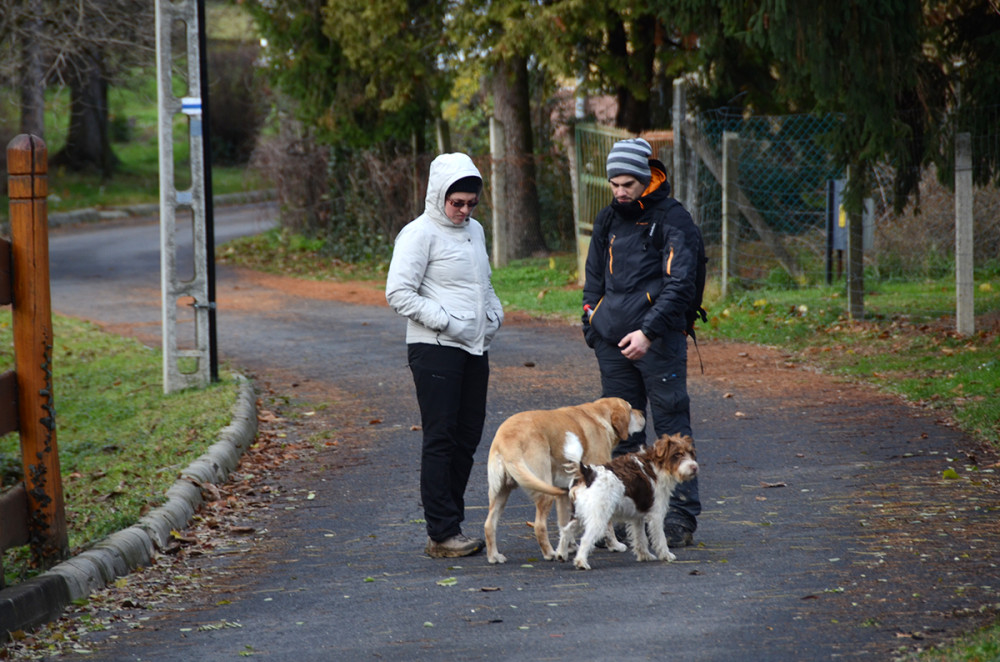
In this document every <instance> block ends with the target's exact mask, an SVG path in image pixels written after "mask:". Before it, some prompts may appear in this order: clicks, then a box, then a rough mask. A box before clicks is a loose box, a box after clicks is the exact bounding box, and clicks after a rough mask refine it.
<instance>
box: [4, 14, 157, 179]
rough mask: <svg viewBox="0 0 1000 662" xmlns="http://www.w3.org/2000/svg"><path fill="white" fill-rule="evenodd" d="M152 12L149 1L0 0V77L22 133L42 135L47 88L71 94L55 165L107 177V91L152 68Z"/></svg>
mask: <svg viewBox="0 0 1000 662" xmlns="http://www.w3.org/2000/svg"><path fill="white" fill-rule="evenodd" d="M153 10H154V3H152V2H149V1H148V0H0V44H3V46H4V48H3V49H2V50H0V78H6V79H7V80H11V81H14V86H15V87H16V88H17V90H18V91H19V100H20V112H21V122H20V127H21V131H22V132H25V133H33V134H35V135H38V136H41V137H44V134H45V125H44V114H43V111H44V91H45V89H46V87H47V86H49V85H67V86H68V87H69V89H70V97H71V102H70V105H71V112H70V127H69V132H68V139H67V143H66V146H65V147H64V148H63V149H62V150H61V151H60V152H59V154H57V155H56V156H54V157H53V162H54V163H57V162H61V163H64V164H65V165H66V166H67V167H69V168H71V169H82V168H89V167H95V166H96V167H98V168H99V169H100V170H101V172H102V173H104V174H105V175H108V174H110V170H111V168H112V167H113V165H114V163H115V158H114V155H113V153H112V152H111V145H110V141H109V140H108V132H107V126H108V105H107V90H108V86H109V85H111V84H113V83H114V82H115V80H116V79H117V77H118V76H119V75H120V74H122V73H123V72H127V71H128V70H129V69H131V68H134V67H136V66H142V65H150V64H152V62H153V52H154V39H155V32H156V31H155V29H154V19H153Z"/></svg>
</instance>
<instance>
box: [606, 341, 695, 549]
mask: <svg viewBox="0 0 1000 662" xmlns="http://www.w3.org/2000/svg"><path fill="white" fill-rule="evenodd" d="M594 353H595V354H596V355H597V364H598V366H599V367H600V370H601V391H602V393H601V396H602V397H605V398H609V397H616V398H622V399H624V400H626V401H628V403H629V404H630V405H632V407H633V408H635V409H638V410H640V411H642V412H645V411H646V406H647V404H648V406H649V410H650V413H651V414H652V418H653V430H654V431H655V432H656V436H660V435H663V434H687V435H690V434H691V400H690V398H689V397H688V392H687V336H685V335H684V334H683V333H682V332H680V331H672V332H668V333H666V334H665V335H664V336H663V337H661V338H657V339H656V340H654V341H653V343H652V344H651V345H650V347H649V351H648V352H647V353H646V355H645V356H644V357H642V358H641V359H639V360H638V361H632V360H630V359H627V358H625V357H624V356H622V353H621V349H619V348H618V347H616V346H615V345H612V344H611V343H608V342H606V341H604V340H603V339H601V338H598V339H597V341H596V343H595V345H594ZM647 427H648V426H647ZM645 445H646V431H645V430H643V431H642V432H637V433H635V434H633V435H632V436H631V437H629V438H628V439H627V440H626V441H623V442H622V443H620V444H618V446H616V447H615V450H614V452H613V455H615V456H618V455H624V454H625V453H630V452H633V451H637V450H639V448H640V447H641V446H645ZM700 514H701V499H700V498H699V495H698V478H697V477H695V478H693V479H692V480H689V481H687V482H684V483H681V484H680V485H678V486H677V489H676V490H674V493H673V495H672V496H671V498H670V510H669V511H668V512H667V519H666V521H667V522H668V523H676V524H680V525H682V526H684V527H687V528H688V529H691V530H692V531H693V530H694V529H695V528H696V527H697V522H698V520H697V517H698V515H700Z"/></svg>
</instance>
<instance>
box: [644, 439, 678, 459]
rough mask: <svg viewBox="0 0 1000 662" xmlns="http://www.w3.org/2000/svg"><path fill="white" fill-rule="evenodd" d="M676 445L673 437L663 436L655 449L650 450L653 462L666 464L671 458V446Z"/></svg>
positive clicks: (654, 446)
mask: <svg viewBox="0 0 1000 662" xmlns="http://www.w3.org/2000/svg"><path fill="white" fill-rule="evenodd" d="M673 443H674V440H673V437H671V436H670V435H669V434H664V435H661V436H660V437H659V438H658V439H657V440H656V443H654V444H653V448H652V449H651V450H650V453H651V454H652V456H653V457H652V460H653V461H654V462H656V463H659V464H661V465H662V464H664V463H665V462H666V461H667V458H669V457H670V446H671V444H673Z"/></svg>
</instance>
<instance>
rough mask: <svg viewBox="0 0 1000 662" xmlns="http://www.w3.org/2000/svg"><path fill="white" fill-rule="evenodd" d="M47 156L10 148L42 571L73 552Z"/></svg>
mask: <svg viewBox="0 0 1000 662" xmlns="http://www.w3.org/2000/svg"><path fill="white" fill-rule="evenodd" d="M47 155H48V152H47V149H46V147H45V142H44V141H43V140H42V139H41V138H39V137H37V136H32V135H27V134H22V135H19V136H17V137H16V138H14V139H13V140H11V141H10V144H9V145H8V146H7V173H8V188H9V197H10V228H11V269H12V271H13V273H14V279H13V295H14V296H13V299H14V301H13V316H12V319H13V327H14V353H15V372H16V375H17V401H18V419H19V429H20V433H21V458H22V463H23V465H24V485H25V490H26V493H27V502H28V533H29V540H30V544H31V552H32V556H33V557H34V559H35V560H36V561H37V562H38V563H39V564H40V565H42V566H43V567H48V566H50V565H52V564H53V563H54V562H55V561H57V560H60V559H62V558H65V556H66V553H67V552H68V549H69V539H68V535H67V530H66V512H65V508H64V504H63V491H62V474H61V473H60V470H59V451H58V447H57V445H56V423H55V408H54V406H53V394H52V343H53V340H52V303H51V299H50V293H49V237H48V210H47V208H46V196H47V195H48V162H47Z"/></svg>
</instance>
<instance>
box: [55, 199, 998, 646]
mask: <svg viewBox="0 0 1000 662" xmlns="http://www.w3.org/2000/svg"><path fill="white" fill-rule="evenodd" d="M269 209H270V208H269V207H267V206H257V207H246V208H241V209H239V210H229V211H225V212H222V213H220V212H217V214H216V218H217V223H218V224H219V227H218V228H217V235H218V236H219V237H220V239H219V243H221V242H222V241H223V240H224V239H222V237H225V236H228V232H229V230H226V229H224V227H229V226H228V224H229V223H230V222H231V223H233V224H234V225H233V226H232V227H233V228H234V229H233V230H232V231H233V232H234V233H240V232H252V231H256V230H258V229H262V228H263V227H266V226H267V224H268V223H269V214H270V212H269ZM158 241H159V240H158V226H157V225H155V224H137V225H128V226H120V225H119V226H94V227H88V228H82V229H76V230H61V231H60V232H58V233H56V234H55V235H54V236H53V237H52V241H51V248H50V262H51V264H52V300H53V307H54V309H55V310H56V311H57V312H59V313H62V314H68V315H74V316H79V317H83V318H87V319H92V320H95V321H97V322H99V323H101V324H104V325H106V326H107V327H108V328H109V329H118V330H123V329H130V330H131V332H133V333H135V334H136V335H138V336H140V337H142V338H144V339H145V340H147V341H150V340H155V338H156V335H157V328H156V325H157V324H158V318H159V271H158V269H159V261H158V256H157V250H158V246H159V243H158ZM218 275H219V283H218V291H219V293H220V295H219V299H220V301H224V300H226V298H227V297H234V296H236V295H237V294H239V295H240V296H241V297H243V299H244V300H245V299H247V298H249V299H250V300H253V301H259V302H260V305H259V306H247V305H241V306H240V307H238V308H236V309H231V310H228V309H226V308H225V307H220V310H219V312H218V319H219V351H220V359H221V360H223V361H225V362H227V363H229V364H231V365H233V366H235V367H237V368H240V369H241V370H244V371H245V372H246V373H247V374H249V375H250V376H252V377H254V378H255V379H258V380H262V381H266V382H267V383H268V384H270V386H271V388H274V389H276V390H277V391H279V392H287V393H288V394H289V397H291V398H296V397H297V398H302V397H304V396H305V397H308V396H309V394H312V397H317V395H318V394H322V393H340V394H344V395H343V397H338V398H337V399H336V401H334V402H332V403H331V407H329V408H328V412H329V415H330V420H331V423H330V424H331V425H333V424H334V423H333V421H334V419H335V418H336V419H338V420H349V421H351V422H352V423H353V424H354V425H355V427H356V429H359V430H360V429H364V432H363V433H359V434H358V437H357V438H356V439H353V440H348V442H345V443H344V444H342V447H340V448H337V449H331V450H330V451H324V452H321V453H319V454H318V455H317V456H316V457H314V458H310V461H309V462H308V463H304V464H303V463H297V464H294V466H290V467H288V469H287V471H286V472H285V473H284V474H283V475H282V476H281V479H280V480H281V485H282V493H283V494H285V495H287V500H285V501H282V502H281V504H282V505H281V506H278V505H276V506H274V507H272V508H271V509H269V510H268V512H262V513H260V514H259V516H258V517H259V521H257V522H251V524H253V525H255V526H257V527H259V529H260V530H262V531H265V530H266V535H262V536H261V539H260V540H259V541H258V542H257V543H256V544H254V545H252V546H248V547H246V548H245V549H242V550H241V551H240V553H238V554H226V555H220V557H219V558H215V559H213V560H211V564H212V565H214V566H215V568H216V569H217V571H218V572H217V573H216V574H215V575H214V576H215V580H213V583H212V584H211V585H207V586H205V587H204V590H203V591H201V592H199V593H198V594H196V595H195V596H194V597H192V598H191V603H190V604H188V605H186V606H185V608H184V609H183V610H169V611H162V612H155V611H154V612H153V613H151V614H150V615H149V619H148V620H146V621H144V624H143V627H142V628H141V629H137V630H135V631H129V632H123V633H120V636H118V638H117V639H114V640H112V639H107V638H105V639H103V640H101V641H99V642H98V643H97V644H96V645H95V646H94V653H93V654H92V655H90V656H88V658H89V659H100V660H109V661H119V660H121V661H124V660H171V661H172V660H185V661H186V660H192V659H197V660H206V661H207V660H233V659H237V658H239V657H242V656H252V657H254V658H258V659H266V660H279V661H285V660H287V661H295V662H306V661H312V660H317V661H321V660H364V659H403V660H459V659H469V660H471V659H490V660H524V659H532V660H581V659H583V660H612V659H616V660H617V659H633V660H661V659H674V660H712V661H714V660H718V661H732V660H766V661H789V662H791V661H796V662H799V661H803V660H828V659H866V660H867V659H881V660H888V659H892V657H893V656H894V654H896V653H898V652H901V651H907V650H913V649H914V648H916V647H920V646H925V645H927V644H929V643H934V642H938V641H942V640H944V639H945V638H947V637H948V636H952V635H954V634H956V633H958V632H959V631H961V630H963V629H968V628H971V627H974V626H975V625H976V624H978V623H979V622H980V621H981V619H982V617H983V615H982V614H980V613H979V608H980V607H981V606H982V605H995V604H997V603H1000V598H998V591H1000V573H998V571H997V566H996V558H995V554H994V551H993V550H995V549H997V548H998V543H1000V534H998V531H997V525H996V522H995V520H996V510H997V508H1000V499H998V496H997V495H998V490H997V486H996V482H995V479H994V478H993V474H992V473H991V472H982V473H981V474H979V475H977V477H976V478H975V479H971V478H967V477H966V476H967V474H966V472H965V471H964V469H963V463H964V462H966V461H965V459H964V458H965V457H966V456H965V455H964V454H963V452H962V451H963V449H965V450H968V449H971V448H973V447H974V444H973V443H972V442H971V440H969V439H967V438H965V437H964V436H963V435H961V434H960V433H958V432H956V431H955V430H954V429H953V428H951V427H949V426H947V425H944V424H943V423H941V422H939V421H935V420H934V418H933V417H928V416H925V415H923V414H921V413H920V412H916V411H915V410H913V409H912V408H910V407H907V406H904V405H902V404H900V403H898V402H895V401H894V400H892V399H890V398H886V397H881V396H876V395H874V394H872V393H871V392H869V391H867V390H866V389H864V388H862V387H856V386H853V385H849V384H845V385H841V386H838V387H837V389H834V391H835V392H836V395H835V396H830V395H829V394H830V392H831V390H830V389H826V390H823V393H825V394H826V395H825V396H824V397H823V398H822V400H820V399H817V402H816V403H815V404H809V402H808V398H805V399H803V398H802V393H801V392H799V393H796V394H795V396H796V397H795V398H794V401H792V400H788V399H786V398H785V397H784V396H782V395H781V393H782V392H781V391H780V390H779V391H774V390H771V389H764V388H755V387H754V378H753V375H750V377H749V378H745V379H743V380H741V381H740V382H739V383H732V384H729V383H725V382H720V381H719V380H718V379H715V378H713V374H716V375H717V374H719V373H723V372H726V371H724V370H723V369H722V368H723V367H724V366H720V365H719V364H718V361H719V360H720V358H719V357H720V356H722V355H723V353H722V352H721V351H720V352H713V350H712V346H711V345H710V344H707V343H702V348H701V354H702V357H703V359H704V361H705V375H704V376H702V375H701V374H700V373H698V371H697V369H695V370H692V376H691V379H690V388H691V392H692V399H693V420H694V423H695V425H694V428H695V437H696V439H697V444H698V453H699V458H698V459H699V462H700V464H701V468H702V474H701V493H702V498H703V503H704V512H703V514H702V517H701V520H700V528H699V530H698V532H697V534H696V546H694V547H690V548H686V549H680V550H675V552H676V553H677V557H678V560H677V561H676V562H675V563H672V564H667V563H643V564H640V563H636V562H635V559H634V557H633V556H632V555H631V553H628V554H612V553H610V552H607V551H603V550H598V551H596V552H595V553H594V555H592V557H591V563H592V565H593V566H594V570H593V571H590V572H584V571H578V570H575V569H574V568H573V566H572V564H565V563H549V562H545V561H544V560H542V559H541V558H540V556H539V554H538V548H537V545H536V544H535V543H534V540H533V536H532V533H531V531H530V529H528V528H527V527H526V526H525V520H528V519H531V518H532V515H531V513H532V510H531V506H530V505H529V502H528V500H527V499H526V498H525V497H524V496H523V495H522V494H515V496H514V497H512V500H511V503H510V505H509V507H508V509H507V511H506V513H505V516H504V517H503V519H502V520H501V523H500V529H499V542H500V549H501V551H503V552H504V554H506V555H507V557H508V559H509V560H508V563H507V564H506V565H502V566H492V565H489V564H488V563H487V562H486V559H485V556H477V557H471V558H466V559H461V560H452V561H443V560H434V559H430V558H427V557H425V556H424V555H423V553H422V550H423V544H424V541H425V533H424V529H423V525H422V524H421V523H420V522H419V519H420V517H421V509H420V506H419V494H418V488H417V479H418V472H417V469H418V464H417V460H418V454H419V437H418V435H419V433H417V432H413V431H412V430H411V426H412V425H414V424H416V423H419V416H418V414H417V410H416V403H415V398H414V395H413V391H412V388H413V387H412V382H411V381H410V375H409V372H408V370H407V368H406V358H405V347H404V344H403V334H404V324H403V321H402V320H401V319H400V318H398V317H397V316H395V315H394V314H392V313H391V312H390V311H389V310H388V309H387V308H385V307H378V306H361V305H351V304H344V303H338V302H335V301H329V300H317V299H312V298H309V297H306V296H294V295H289V294H288V293H287V292H275V291H266V290H265V289H264V288H260V289H255V288H258V286H253V285H251V284H248V283H247V282H246V281H245V280H243V279H242V277H241V276H240V274H239V273H238V272H234V271H230V270H228V269H224V268H222V269H220V270H219V273H218ZM726 356H727V357H731V354H727V355H726ZM490 359H491V366H492V379H491V390H490V397H489V411H488V417H487V429H486V432H485V435H484V440H483V443H482V444H481V446H480V450H479V453H478V454H477V465H476V468H475V469H474V472H473V479H472V481H471V484H470V487H469V492H468V495H467V503H468V506H469V509H468V520H467V522H466V531H467V532H468V533H471V534H476V535H479V534H480V532H481V528H482V523H483V520H484V519H485V514H486V513H485V511H486V489H485V479H486V474H485V471H486V470H485V459H486V454H487V451H488V448H489V440H490V438H491V437H492V434H493V432H494V431H495V430H496V427H497V426H498V425H499V424H500V423H501V422H502V421H503V420H504V419H505V418H506V417H507V416H509V415H510V414H513V413H515V412H517V411H521V410H524V409H539V408H543V409H545V408H553V407H558V406H562V405H565V404H573V403H577V402H582V401H586V400H591V399H594V398H596V397H599V395H600V393H599V381H598V376H597V368H596V363H595V362H594V360H593V358H592V355H591V353H590V352H589V350H588V349H587V348H586V346H585V345H584V343H583V340H582V337H581V334H580V332H579V329H578V328H575V327H573V326H569V325H567V326H553V325H542V324H532V323H522V324H517V323H512V324H508V325H506V326H505V327H504V328H503V329H502V330H501V332H500V334H499V335H498V338H497V341H496V343H495V345H494V347H493V350H492V351H491V356H490ZM746 360H747V361H748V362H752V357H749V358H748V359H746ZM753 369H754V368H752V367H749V368H747V370H749V371H752V370H753ZM713 370H714V371H715V372H713ZM770 374H771V373H769V372H764V371H762V372H761V379H762V380H763V379H767V378H769V377H768V376H769V375H770ZM824 380H827V381H828V378H824V377H822V376H819V375H815V376H807V377H806V378H805V380H804V383H805V384H806V386H804V387H803V388H802V389H800V390H805V391H808V390H809V389H811V388H812V387H813V386H815V387H816V389H817V394H819V393H820V391H821V389H819V388H818V387H819V385H820V384H821V383H825V382H824ZM811 385H812V386H811ZM817 398H819V395H817ZM330 410H335V411H330ZM334 414H336V416H334ZM317 415H318V416H323V415H324V414H323V410H322V409H321V408H317ZM372 420H377V421H380V423H378V424H377V425H369V422H370V421H372ZM949 467H957V468H959V469H960V470H961V471H962V478H961V479H959V480H957V481H954V480H953V481H947V480H944V479H943V478H942V471H943V470H944V469H947V468H949ZM308 493H311V494H312V495H313V497H312V498H306V497H305V495H306V494H308ZM989 615H990V613H989V610H987V612H986V616H987V617H988V616H989Z"/></svg>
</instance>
